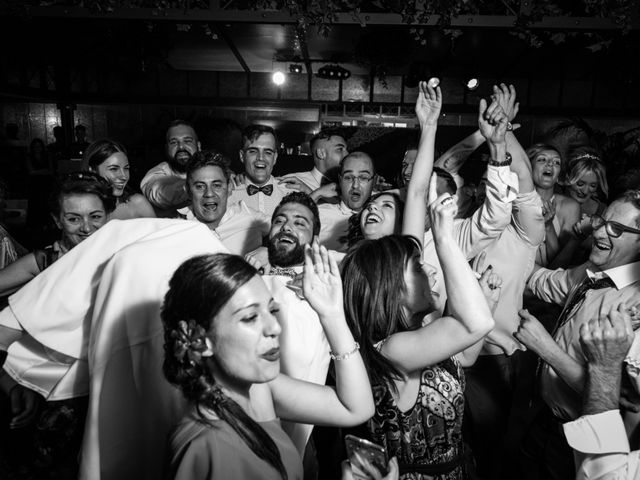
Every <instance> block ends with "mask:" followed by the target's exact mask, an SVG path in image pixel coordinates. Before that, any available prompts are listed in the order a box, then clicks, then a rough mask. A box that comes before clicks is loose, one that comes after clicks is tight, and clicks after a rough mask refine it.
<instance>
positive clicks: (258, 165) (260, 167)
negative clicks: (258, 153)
mask: <svg viewBox="0 0 640 480" xmlns="http://www.w3.org/2000/svg"><path fill="white" fill-rule="evenodd" d="M253 168H255V169H256V170H264V169H265V168H267V164H266V163H254V164H253Z"/></svg>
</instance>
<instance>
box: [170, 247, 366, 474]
mask: <svg viewBox="0 0 640 480" xmlns="http://www.w3.org/2000/svg"><path fill="white" fill-rule="evenodd" d="M303 291H304V295H305V297H306V299H307V301H308V302H309V304H310V305H311V306H312V307H313V308H314V310H316V312H317V313H318V317H319V319H320V321H321V323H322V326H323V328H324V330H325V334H326V335H327V339H328V341H329V345H330V346H331V350H332V353H331V356H332V358H333V360H334V364H335V371H336V378H337V382H336V389H335V390H334V389H333V388H331V387H328V386H325V385H317V384H312V383H307V382H303V381H300V380H296V379H293V378H291V377H288V376H286V375H284V374H281V373H280V348H279V335H280V333H281V327H280V323H279V322H278V320H277V318H276V316H277V314H278V305H277V304H275V302H274V301H273V298H272V297H271V294H270V292H269V291H268V290H267V287H266V285H265V283H264V281H263V280H262V278H261V277H260V275H259V274H258V272H257V271H256V270H255V269H254V268H253V267H252V266H251V265H249V264H248V263H247V262H245V261H244V260H243V259H242V258H241V257H239V256H234V255H229V254H214V255H204V256H197V257H194V258H192V259H189V260H187V261H186V262H184V263H183V264H182V265H181V266H180V267H179V268H178V270H177V271H176V272H175V273H174V275H173V277H172V279H171V281H170V282H169V291H168V293H167V295H166V297H165V301H164V305H163V308H162V314H161V316H162V321H163V325H164V330H165V359H164V364H163V370H164V373H165V376H166V378H167V379H168V380H169V381H170V382H171V383H172V384H174V385H176V386H177V387H178V388H179V389H180V390H181V391H182V393H183V395H184V396H185V398H186V399H187V400H188V401H189V402H190V404H191V405H192V408H191V409H190V411H189V413H188V414H187V415H186V416H185V417H184V418H183V420H182V422H181V423H180V424H179V425H178V426H177V427H176V429H175V430H174V432H173V434H172V435H171V438H170V467H169V472H170V473H169V478H172V479H189V480H192V479H218V478H219V479H227V478H229V479H231V478H261V479H282V478H284V479H293V478H302V460H301V459H300V456H299V454H298V452H297V450H296V449H295V447H294V445H293V443H292V442H291V440H290V439H289V437H288V436H287V435H286V434H285V433H284V431H283V430H282V429H281V428H280V423H279V419H280V418H282V419H286V420H290V421H294V422H301V423H310V424H321V425H335V426H353V425H357V424H359V423H362V422H363V421H365V420H367V419H368V418H369V417H371V415H372V414H373V399H372V395H371V387H370V385H369V380H368V377H367V373H366V370H365V368H364V364H363V362H362V358H361V356H360V352H359V345H358V344H357V343H356V342H355V341H354V339H353V335H352V334H351V332H350V330H349V328H348V326H347V323H346V320H345V317H344V310H343V307H342V284H341V280H340V275H339V271H338V266H337V264H336V263H335V261H334V260H333V259H330V258H329V255H328V254H327V250H326V249H325V248H324V247H320V246H319V244H318V242H317V239H316V240H315V241H314V244H313V247H309V246H307V248H306V250H305V268H304V280H303ZM212 292H215V294H212Z"/></svg>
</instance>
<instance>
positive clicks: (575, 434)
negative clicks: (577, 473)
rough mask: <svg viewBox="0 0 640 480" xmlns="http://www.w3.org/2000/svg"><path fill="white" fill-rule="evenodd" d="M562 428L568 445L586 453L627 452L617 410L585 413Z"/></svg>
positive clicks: (627, 448) (625, 437) (624, 432)
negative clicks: (592, 413)
mask: <svg viewBox="0 0 640 480" xmlns="http://www.w3.org/2000/svg"><path fill="white" fill-rule="evenodd" d="M562 428H563V429H564V434H565V436H566V437H567V441H568V442H569V445H570V446H571V447H572V448H573V449H574V450H577V451H578V452H581V453H587V454H604V453H629V441H628V440H627V432H626V430H625V428H624V424H623V423H622V417H621V416H620V412H619V411H618V410H609V411H607V412H602V413H598V414H595V415H585V416H582V417H580V418H578V419H577V420H574V421H572V422H568V423H565V424H564V425H563V426H562Z"/></svg>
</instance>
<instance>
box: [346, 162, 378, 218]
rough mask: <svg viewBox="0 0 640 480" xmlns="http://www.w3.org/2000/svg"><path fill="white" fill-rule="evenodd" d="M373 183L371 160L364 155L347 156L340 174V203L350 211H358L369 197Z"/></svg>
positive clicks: (373, 173)
mask: <svg viewBox="0 0 640 480" xmlns="http://www.w3.org/2000/svg"><path fill="white" fill-rule="evenodd" d="M374 183H375V169H374V166H373V160H371V157H370V156H369V155H367V154H366V153H362V152H356V153H351V154H349V155H348V156H347V157H346V158H345V160H344V163H343V165H342V172H341V173H340V192H341V195H340V196H341V198H342V201H343V202H344V203H345V204H346V205H347V206H348V207H349V208H350V209H352V210H355V211H356V212H357V211H360V209H362V206H363V205H364V204H365V203H366V201H367V200H368V199H369V197H370V196H371V191H372V190H373V185H374Z"/></svg>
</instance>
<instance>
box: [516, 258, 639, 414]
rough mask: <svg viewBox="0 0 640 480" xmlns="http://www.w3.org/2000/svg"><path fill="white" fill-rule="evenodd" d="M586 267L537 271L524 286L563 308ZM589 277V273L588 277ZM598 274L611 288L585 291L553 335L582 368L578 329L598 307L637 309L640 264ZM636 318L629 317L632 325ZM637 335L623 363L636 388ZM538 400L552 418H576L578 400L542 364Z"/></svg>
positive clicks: (584, 272) (585, 273)
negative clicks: (618, 306)
mask: <svg viewBox="0 0 640 480" xmlns="http://www.w3.org/2000/svg"><path fill="white" fill-rule="evenodd" d="M589 266H590V264H589V263H588V262H587V263H585V264H583V265H579V266H577V267H574V268H571V269H569V270H565V269H562V268H559V269H556V270H549V269H547V268H541V269H539V270H537V271H536V272H535V273H533V274H532V275H531V278H529V282H528V286H529V288H530V289H531V291H532V292H533V294H534V295H535V296H537V297H538V298H540V299H541V300H544V301H545V302H550V303H555V304H557V305H561V306H564V305H565V304H567V303H568V302H569V300H570V299H571V297H572V296H573V293H574V292H575V290H576V289H577V288H578V286H579V285H580V283H582V281H583V280H584V279H585V277H587V276H588V275H589V274H588V272H587V268H588V267H589ZM592 275H593V274H592ZM599 275H606V276H608V277H609V278H611V280H613V282H614V284H615V287H613V288H611V287H610V288H602V289H599V290H589V291H587V293H586V295H585V298H584V300H583V301H582V303H580V304H578V305H577V306H576V307H575V308H574V309H573V311H572V312H571V313H570V314H569V317H568V320H567V321H566V322H565V323H564V325H562V326H561V327H560V328H558V331H557V332H556V334H555V336H554V340H555V341H556V343H557V344H558V345H559V346H560V348H562V350H564V351H565V352H566V353H568V354H569V355H570V356H571V357H572V358H573V359H574V360H576V361H577V362H578V363H580V364H581V365H585V358H584V354H583V353H582V347H581V345H580V327H581V326H582V325H583V324H584V323H586V322H588V321H589V320H591V319H592V318H594V315H597V313H598V312H599V311H600V309H601V308H605V309H606V308H607V306H611V305H615V304H617V302H619V301H621V300H624V301H625V302H626V303H627V306H628V307H636V308H638V307H640V262H634V263H629V264H627V265H622V266H620V267H616V268H613V269H610V270H604V271H603V272H601V273H599ZM638 320H640V318H638V317H637V311H636V314H634V315H633V316H632V322H633V323H634V324H635V323H636V322H637V321H638ZM638 334H639V331H637V330H636V338H635V340H634V344H633V345H632V346H631V349H630V350H629V353H628V354H627V358H626V359H625V363H626V364H628V366H627V371H628V372H629V374H630V376H631V377H632V378H635V380H636V389H637V390H638V391H640V385H638V384H637V383H638V366H640V348H638V345H637V342H638ZM540 380H541V388H542V397H543V399H544V401H545V402H546V404H547V405H549V407H550V408H551V410H553V413H554V415H555V416H556V417H558V418H561V419H564V420H573V419H575V418H578V416H579V415H580V411H581V405H582V397H581V396H580V395H579V394H578V393H576V392H575V391H574V390H573V389H572V388H571V387H569V385H567V383H565V382H564V380H562V379H561V378H560V377H559V376H558V374H557V373H556V371H555V370H554V369H553V368H551V367H550V366H549V365H547V364H546V363H545V364H544V366H543V368H542V373H541V379H540Z"/></svg>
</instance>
